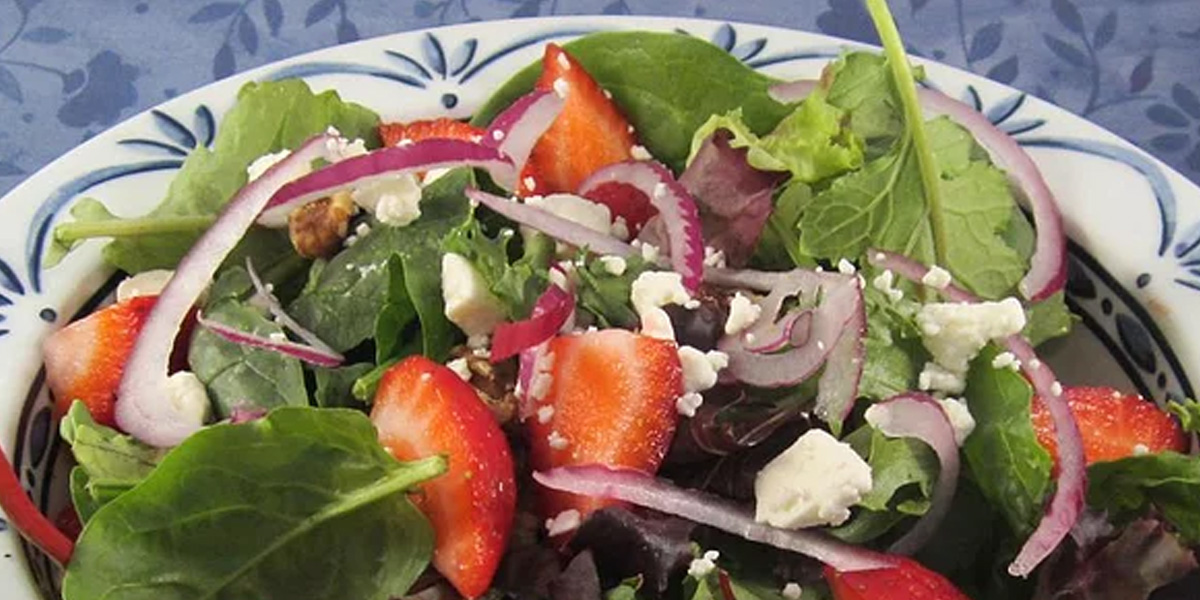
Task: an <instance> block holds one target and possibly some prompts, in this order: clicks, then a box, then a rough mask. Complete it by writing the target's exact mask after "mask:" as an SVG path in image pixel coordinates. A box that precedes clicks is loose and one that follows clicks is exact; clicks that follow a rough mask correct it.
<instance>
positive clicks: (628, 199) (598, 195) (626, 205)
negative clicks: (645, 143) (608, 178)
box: [584, 181, 658, 236]
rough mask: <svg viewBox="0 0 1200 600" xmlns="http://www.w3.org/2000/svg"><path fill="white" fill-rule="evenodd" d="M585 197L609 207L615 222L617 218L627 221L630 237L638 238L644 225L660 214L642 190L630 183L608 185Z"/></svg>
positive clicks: (615, 182)
mask: <svg viewBox="0 0 1200 600" xmlns="http://www.w3.org/2000/svg"><path fill="white" fill-rule="evenodd" d="M584 197H585V198H587V199H588V200H591V201H593V202H599V203H600V204H603V205H605V206H607V207H608V210H609V211H610V212H612V215H613V220H616V218H617V217H621V218H622V219H625V225H626V226H627V227H628V229H629V235H630V236H636V235H637V234H638V232H639V231H641V229H642V225H645V224H646V221H648V220H650V217H653V216H654V215H656V214H658V211H657V210H655V209H654V206H653V205H651V204H650V199H649V198H647V197H646V195H645V194H643V193H642V191H641V190H639V189H637V188H635V187H633V186H632V185H629V184H628V183H621V182H619V181H614V182H612V183H606V184H604V185H601V186H599V187H597V188H596V189H594V190H592V191H590V192H588V193H587V194H586V195H585V196H584Z"/></svg>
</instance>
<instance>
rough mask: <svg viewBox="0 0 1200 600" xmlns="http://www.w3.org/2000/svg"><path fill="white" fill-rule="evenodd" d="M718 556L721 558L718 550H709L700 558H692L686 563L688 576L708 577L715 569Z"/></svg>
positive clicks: (694, 577) (695, 577) (696, 577)
mask: <svg viewBox="0 0 1200 600" xmlns="http://www.w3.org/2000/svg"><path fill="white" fill-rule="evenodd" d="M718 558H721V553H720V552H717V551H716V550H709V551H708V552H705V553H704V555H703V556H701V557H700V558H695V559H692V563H691V564H690V565H688V576H689V577H691V578H692V579H704V578H705V577H708V576H709V575H710V574H712V572H713V571H714V570H716V568H717V559H718Z"/></svg>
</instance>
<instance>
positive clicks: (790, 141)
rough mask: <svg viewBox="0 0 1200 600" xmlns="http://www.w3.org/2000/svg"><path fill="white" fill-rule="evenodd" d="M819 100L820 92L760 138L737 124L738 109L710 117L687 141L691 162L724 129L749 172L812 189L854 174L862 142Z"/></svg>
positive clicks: (841, 116) (835, 110)
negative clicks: (779, 174)
mask: <svg viewBox="0 0 1200 600" xmlns="http://www.w3.org/2000/svg"><path fill="white" fill-rule="evenodd" d="M824 96H825V94H824V92H823V91H821V90H818V91H816V92H814V93H813V94H812V95H810V96H809V97H808V98H805V99H804V101H803V102H801V103H800V105H799V106H798V107H796V109H795V110H794V111H792V113H791V114H790V115H788V116H787V117H784V119H783V120H782V121H780V122H779V125H777V126H776V127H775V129H773V130H771V133H769V134H767V135H765V136H762V137H759V136H757V135H755V134H754V132H753V131H750V129H749V128H748V127H747V126H746V125H745V123H743V122H742V111H741V109H735V110H734V111H732V112H729V113H726V114H723V115H713V116H712V117H709V119H708V121H705V123H704V125H701V126H700V128H699V129H697V130H696V133H695V135H694V136H693V137H692V150H691V157H695V155H696V152H698V151H699V150H700V147H701V146H702V145H703V144H704V141H705V140H706V139H708V138H709V137H710V136H711V135H712V134H713V133H714V132H715V131H717V130H719V129H726V130H728V131H730V132H731V133H732V134H733V138H732V139H730V140H729V145H730V147H732V148H746V149H747V152H746V162H748V163H749V164H750V166H752V167H754V168H756V169H759V170H762V171H784V172H787V173H790V174H791V176H792V179H793V180H794V181H799V182H802V183H813V182H816V181H820V180H822V179H826V178H829V177H833V176H836V175H841V174H842V173H845V172H846V171H850V170H853V169H857V168H859V167H860V166H862V162H863V142H862V140H861V139H860V138H859V137H858V136H856V135H854V133H853V132H852V131H850V130H849V129H848V128H846V127H844V126H843V122H844V121H845V118H844V112H843V111H842V110H841V109H840V108H838V107H836V106H833V105H831V104H829V103H828V102H826V101H825V97H824ZM689 161H690V158H689Z"/></svg>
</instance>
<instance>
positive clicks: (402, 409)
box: [371, 356, 517, 598]
mask: <svg viewBox="0 0 1200 600" xmlns="http://www.w3.org/2000/svg"><path fill="white" fill-rule="evenodd" d="M371 420H372V421H373V422H374V423H375V427H376V428H377V429H379V440H380V442H382V443H383V445H384V447H386V448H387V449H388V451H389V452H391V453H392V455H393V456H395V457H396V458H398V459H400V460H413V459H417V458H422V457H426V456H431V455H434V454H444V455H446V456H447V457H449V460H450V466H449V470H448V471H447V472H446V473H445V474H444V475H442V476H441V477H438V478H437V479H434V480H433V481H430V482H428V483H426V484H425V485H424V486H423V490H422V491H423V493H422V494H418V495H414V496H413V501H414V502H415V503H416V504H417V506H418V508H420V509H421V511H422V512H423V513H425V516H427V517H429V520H430V522H431V523H432V524H433V530H434V534H435V535H436V536H437V543H436V546H435V548H434V553H433V565H434V566H435V567H437V570H438V571H439V572H441V574H442V575H443V576H445V577H446V579H448V580H450V583H451V584H453V585H454V587H455V589H457V590H458V592H459V593H460V594H462V595H463V596H466V597H467V598H477V597H479V596H481V595H483V593H484V592H486V591H487V589H488V586H489V585H490V584H491V581H492V576H493V575H494V574H495V573H496V568H497V567H498V566H499V564H500V558H501V556H502V555H503V554H504V549H505V546H506V545H507V544H508V535H509V533H510V532H511V531H512V524H513V515H514V512H515V510H516V501H517V496H516V490H517V486H516V482H515V481H514V478H513V459H512V453H511V452H510V451H509V447H508V441H507V440H506V439H505V438H504V434H503V433H502V432H501V431H500V427H499V426H498V425H497V424H496V421H495V419H493V418H492V414H491V413H490V412H489V411H488V408H487V406H486V405H485V404H484V403H483V402H482V401H481V400H480V399H479V395H478V394H477V393H476V392H475V389H474V388H472V387H471V386H470V385H469V384H468V383H466V382H465V381H463V380H462V379H461V378H459V376H458V375H456V374H455V373H454V371H451V370H450V369H448V368H446V367H444V366H442V365H439V364H437V363H435V362H433V361H431V360H429V359H427V358H425V357H423V356H414V357H411V358H408V359H406V360H404V361H402V362H400V363H398V364H397V365H396V366H394V367H392V368H391V369H388V371H387V373H386V374H384V376H383V380H382V381H381V382H380V383H379V390H378V391H377V392H376V393H375V407H374V408H373V409H372V410H371Z"/></svg>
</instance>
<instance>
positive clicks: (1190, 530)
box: [1087, 452, 1200, 545]
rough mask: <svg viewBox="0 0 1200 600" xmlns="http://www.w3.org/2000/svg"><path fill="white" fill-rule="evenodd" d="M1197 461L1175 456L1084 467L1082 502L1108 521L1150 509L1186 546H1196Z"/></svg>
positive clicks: (1199, 531) (1199, 535)
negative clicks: (1085, 478)
mask: <svg viewBox="0 0 1200 600" xmlns="http://www.w3.org/2000/svg"><path fill="white" fill-rule="evenodd" d="M1197 498H1200V458H1197V457H1194V456H1187V455H1184V454H1179V453H1176V452H1162V453H1158V454H1146V455H1143V456H1131V457H1129V458H1123V459H1121V460H1114V461H1111V462H1098V463H1095V464H1093V465H1091V466H1090V467H1088V495H1087V500H1088V504H1089V505H1090V506H1092V507H1093V508H1097V509H1101V510H1106V511H1108V513H1109V515H1110V516H1111V517H1112V518H1115V519H1117V520H1121V521H1125V520H1131V519H1136V518H1138V517H1141V516H1143V515H1145V514H1147V513H1148V511H1150V510H1151V509H1154V510H1156V511H1157V512H1158V514H1160V515H1161V516H1162V519H1163V520H1164V521H1166V522H1168V523H1170V524H1171V525H1172V526H1173V527H1174V528H1175V530H1176V531H1177V532H1178V533H1179V537H1180V538H1182V539H1183V540H1184V542H1185V543H1186V544H1188V545H1195V544H1200V512H1197V510H1196V502H1197Z"/></svg>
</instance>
